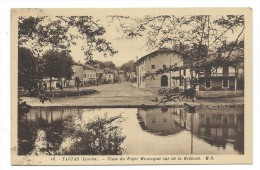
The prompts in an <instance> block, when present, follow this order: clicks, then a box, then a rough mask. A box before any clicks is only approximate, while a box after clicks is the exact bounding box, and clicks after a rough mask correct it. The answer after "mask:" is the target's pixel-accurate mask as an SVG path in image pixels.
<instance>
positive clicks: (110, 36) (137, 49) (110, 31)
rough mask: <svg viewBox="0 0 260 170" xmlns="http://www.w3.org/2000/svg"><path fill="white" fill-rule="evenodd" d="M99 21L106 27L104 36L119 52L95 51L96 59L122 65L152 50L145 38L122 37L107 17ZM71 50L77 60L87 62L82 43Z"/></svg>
mask: <svg viewBox="0 0 260 170" xmlns="http://www.w3.org/2000/svg"><path fill="white" fill-rule="evenodd" d="M98 23H99V24H101V25H103V26H104V27H105V29H106V33H105V34H104V36H103V37H104V38H106V39H107V40H108V41H110V42H111V43H112V46H113V48H114V49H115V50H117V51H118V53H117V54H115V55H114V56H107V57H104V56H103V54H100V53H98V52H95V53H94V55H93V58H94V60H100V61H113V62H114V63H115V64H116V66H121V65H122V64H123V63H126V62H128V61H130V60H134V61H136V57H137V56H138V57H139V58H140V57H142V56H143V55H145V54H147V53H149V52H150V51H147V48H145V43H146V41H145V39H141V38H139V39H122V38H121V35H122V34H121V33H119V32H118V31H117V29H116V28H115V26H114V25H113V24H109V23H108V20H107V19H106V18H99V22H98ZM108 25H109V26H108ZM79 43H80V42H79ZM71 50H72V52H71V55H72V57H73V59H74V60H75V61H80V62H82V63H84V62H85V61H84V58H85V56H84V52H83V51H82V50H81V47H80V45H76V46H73V47H72V48H71Z"/></svg>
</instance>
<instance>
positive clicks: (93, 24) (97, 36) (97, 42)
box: [18, 16, 117, 60]
mask: <svg viewBox="0 0 260 170" xmlns="http://www.w3.org/2000/svg"><path fill="white" fill-rule="evenodd" d="M105 32H106V31H105V28H104V27H103V26H101V25H99V24H98V23H97V21H95V20H94V19H93V17H91V16H68V17H64V16H56V17H47V16H44V17H32V16H31V17H20V18H19V23H18V37H19V38H18V41H19V43H18V44H19V46H29V47H30V48H31V49H32V51H33V53H35V54H37V56H40V55H41V54H42V53H43V52H44V51H43V50H44V48H45V47H50V48H53V49H62V50H66V51H68V52H70V47H71V46H72V45H77V40H78V39H80V40H83V41H84V44H83V45H81V50H83V51H84V53H85V56H86V58H87V59H88V60H92V59H93V51H98V52H101V53H103V54H104V56H107V55H114V54H116V53H117V51H116V50H114V49H113V47H112V44H111V42H109V41H107V40H106V39H104V38H102V36H103V35H104V34H105Z"/></svg>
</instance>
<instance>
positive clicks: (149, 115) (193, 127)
mask: <svg viewBox="0 0 260 170" xmlns="http://www.w3.org/2000/svg"><path fill="white" fill-rule="evenodd" d="M137 118H138V120H139V124H140V126H141V127H142V129H143V130H145V131H148V132H150V133H153V134H156V135H174V134H177V133H179V132H181V131H184V130H186V131H190V132H191V139H190V142H191V145H190V146H191V154H192V153H193V138H194V136H195V137H197V138H199V139H201V140H203V141H205V142H207V143H209V144H210V145H214V146H216V147H221V148H224V149H225V147H226V144H227V143H229V144H233V146H234V149H235V150H237V151H238V152H239V153H240V154H243V153H244V108H243V107H242V108H208V107H202V108H196V109H195V110H194V111H189V109H188V108H187V109H185V108H152V109H145V110H144V109H138V113H137Z"/></svg>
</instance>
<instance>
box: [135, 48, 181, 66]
mask: <svg viewBox="0 0 260 170" xmlns="http://www.w3.org/2000/svg"><path fill="white" fill-rule="evenodd" d="M159 52H173V53H177V54H181V55H183V54H182V53H181V52H179V51H176V50H173V49H164V48H162V49H158V50H155V51H153V52H151V53H148V54H146V55H145V56H143V57H141V58H139V59H138V60H137V61H136V62H135V63H137V62H139V61H142V60H145V59H146V58H147V57H151V56H154V57H155V56H156V54H157V53H159Z"/></svg>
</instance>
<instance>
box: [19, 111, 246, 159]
mask: <svg viewBox="0 0 260 170" xmlns="http://www.w3.org/2000/svg"><path fill="white" fill-rule="evenodd" d="M106 120H108V121H106ZM93 122H94V123H93ZM104 122H105V123H104ZM106 123H107V124H106ZM98 128H100V129H102V130H99V129H98ZM93 134H94V135H93ZM93 139H95V140H93ZM18 144H19V146H18V153H19V155H30V154H36V155H38V154H47V155H56V154H62V155H65V154H75V155H77V154H82V155H84V154H106V155H107V154H108V155H109V154H111V155H114V154H126V155H186V154H187V155H190V154H199V155H225V154H226V155H238V154H244V108H243V107H241V108H209V107H198V108H195V110H192V111H191V110H189V109H187V108H183V107H181V108H178V107H159V108H75V107H46V108H45V107H34V108H32V109H31V110H30V112H29V113H27V114H26V115H25V116H24V117H23V120H22V121H21V123H20V125H19V128H18ZM101 145H106V146H101ZM87 146H88V147H87ZM77 147H78V148H77ZM90 147H92V148H91V149H90ZM81 148H82V150H81ZM93 148H95V149H96V150H95V149H93ZM118 148H119V149H118ZM79 150H80V151H79ZM83 150H85V151H83Z"/></svg>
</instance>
